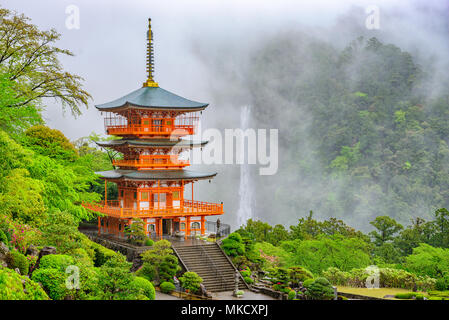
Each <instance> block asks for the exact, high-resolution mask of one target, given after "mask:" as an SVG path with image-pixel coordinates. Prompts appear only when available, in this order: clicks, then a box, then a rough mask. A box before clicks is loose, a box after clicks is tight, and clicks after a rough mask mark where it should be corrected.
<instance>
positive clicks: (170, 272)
mask: <svg viewBox="0 0 449 320" xmlns="http://www.w3.org/2000/svg"><path fill="white" fill-rule="evenodd" d="M178 270H180V267H179V265H178V258H176V257H175V256H173V255H167V256H165V257H164V258H163V259H162V262H161V264H160V265H159V279H160V281H161V282H165V281H167V282H173V277H174V276H175V274H176V272H178Z"/></svg>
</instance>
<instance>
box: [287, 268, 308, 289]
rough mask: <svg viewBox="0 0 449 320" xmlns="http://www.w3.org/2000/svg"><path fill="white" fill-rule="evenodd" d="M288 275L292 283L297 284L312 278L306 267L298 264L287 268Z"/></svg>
mask: <svg viewBox="0 0 449 320" xmlns="http://www.w3.org/2000/svg"><path fill="white" fill-rule="evenodd" d="M287 272H288V276H289V279H290V281H291V282H292V284H294V285H299V282H303V281H304V280H307V279H313V274H312V272H310V271H309V270H307V269H306V268H303V267H300V266H293V267H290V268H288V269H287Z"/></svg>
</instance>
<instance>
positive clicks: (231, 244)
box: [221, 232, 245, 257]
mask: <svg viewBox="0 0 449 320" xmlns="http://www.w3.org/2000/svg"><path fill="white" fill-rule="evenodd" d="M221 247H222V249H223V251H224V252H225V253H226V254H227V255H228V256H231V257H236V256H241V255H243V254H244V253H245V244H244V243H243V240H242V236H241V235H240V234H238V233H236V232H233V233H231V234H230V235H229V236H228V237H227V238H226V239H224V240H223V241H222V245H221Z"/></svg>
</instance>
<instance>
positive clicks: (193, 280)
mask: <svg viewBox="0 0 449 320" xmlns="http://www.w3.org/2000/svg"><path fill="white" fill-rule="evenodd" d="M179 281H181V285H182V287H183V288H184V289H186V290H189V291H190V292H193V293H195V292H198V291H199V289H200V285H201V283H202V282H203V279H202V278H201V277H200V276H199V275H197V274H196V273H195V272H191V271H188V272H185V273H184V274H183V275H182V277H180V278H179Z"/></svg>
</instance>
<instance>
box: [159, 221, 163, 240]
mask: <svg viewBox="0 0 449 320" xmlns="http://www.w3.org/2000/svg"><path fill="white" fill-rule="evenodd" d="M158 224H159V236H160V237H161V239H162V232H163V230H162V218H159V221H158Z"/></svg>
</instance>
